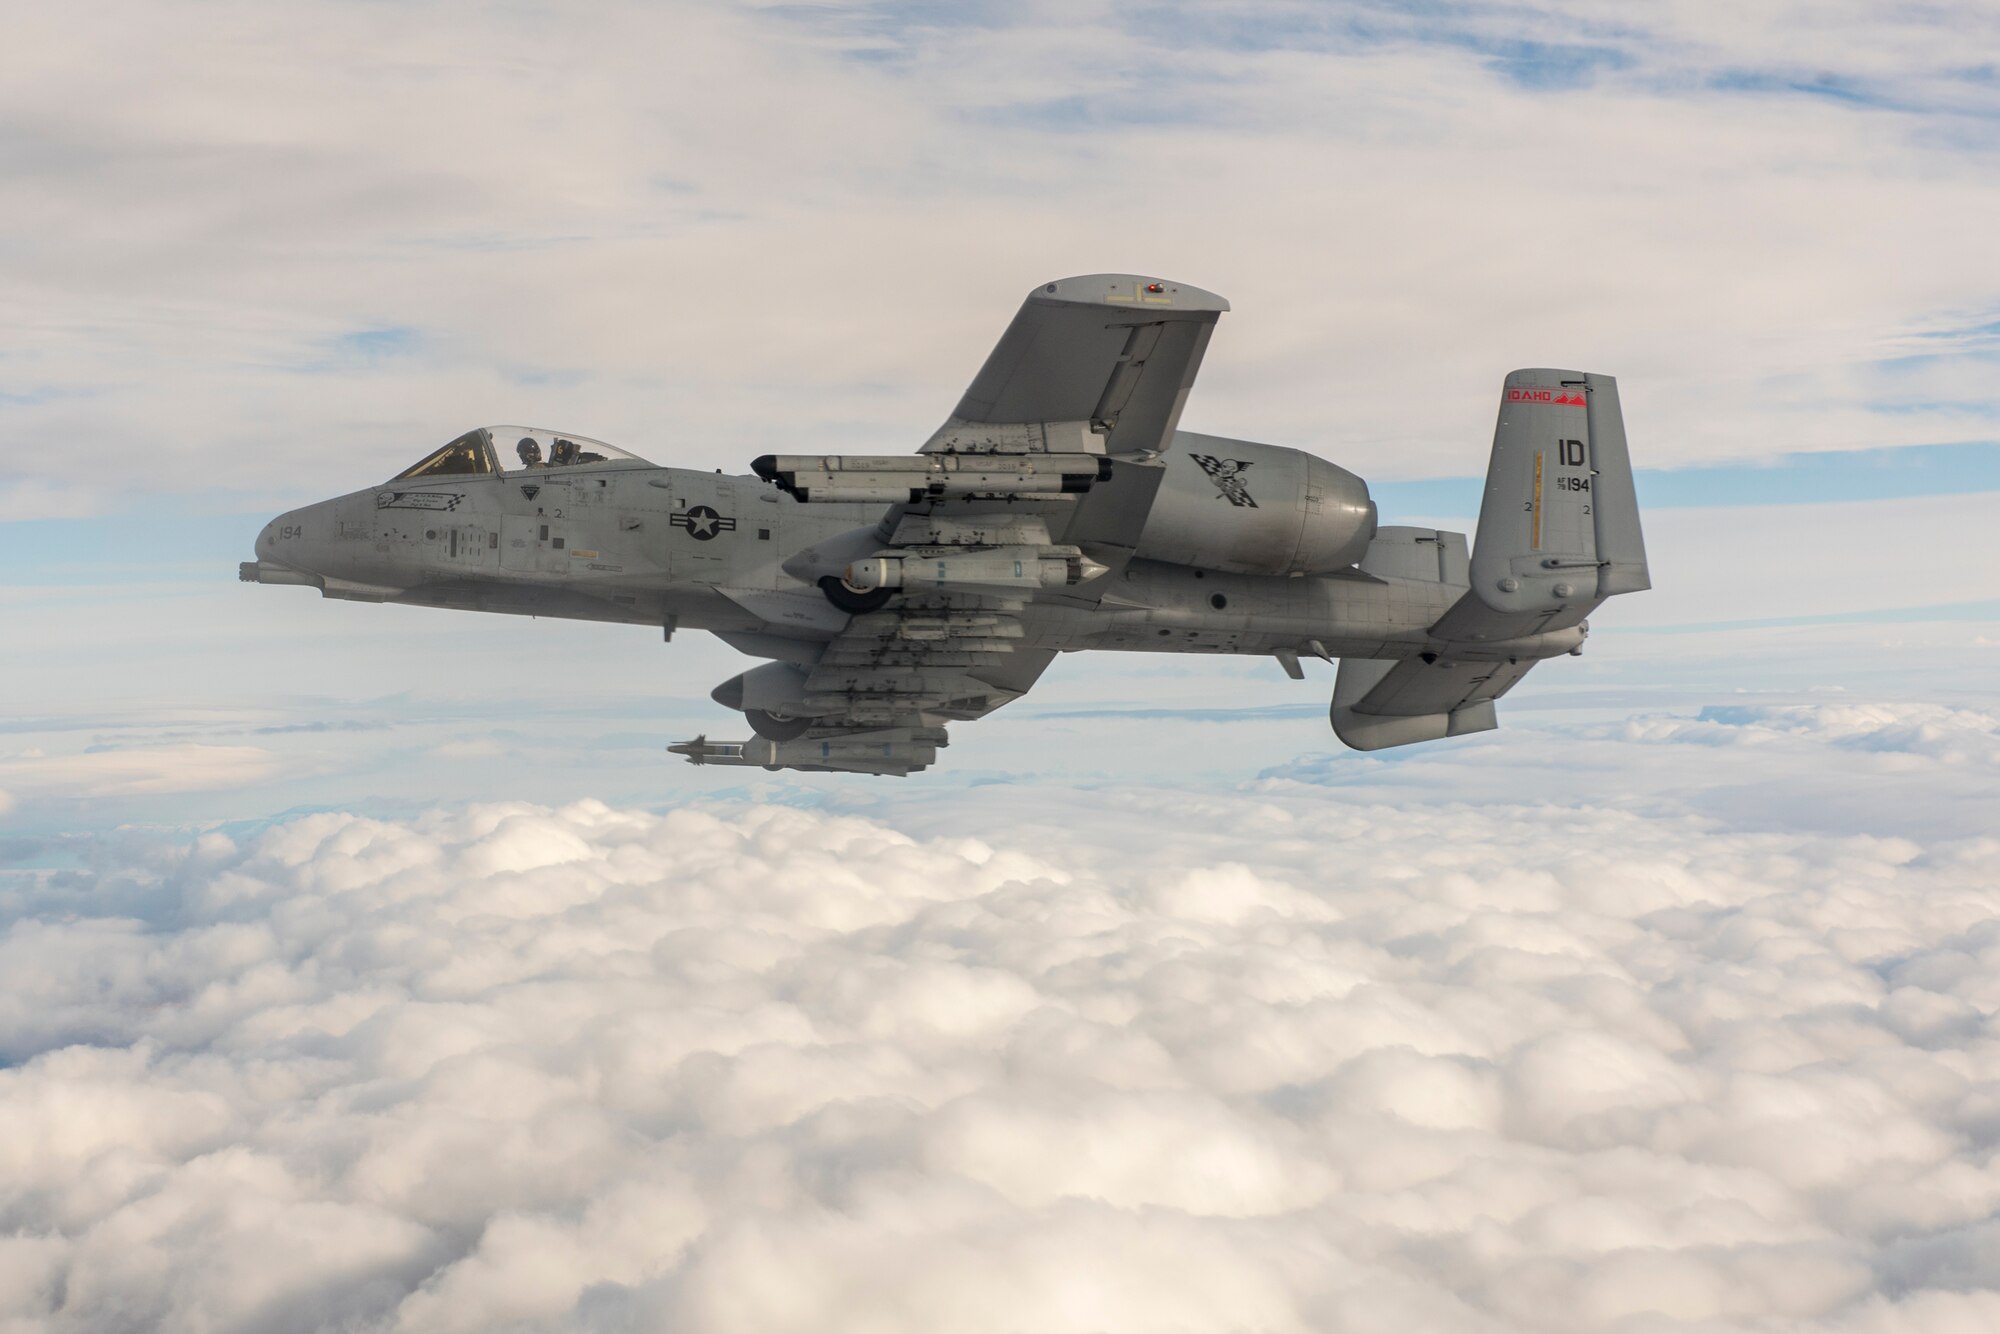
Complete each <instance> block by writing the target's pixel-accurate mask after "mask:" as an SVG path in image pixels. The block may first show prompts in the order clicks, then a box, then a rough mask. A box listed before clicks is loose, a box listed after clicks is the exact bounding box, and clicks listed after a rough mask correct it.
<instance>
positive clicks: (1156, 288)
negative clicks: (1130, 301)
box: [1146, 283, 1167, 292]
mask: <svg viewBox="0 0 2000 1334" xmlns="http://www.w3.org/2000/svg"><path fill="white" fill-rule="evenodd" d="M1146 290H1147V291H1148V292H1164V291H1166V290H1167V289H1166V288H1164V287H1162V286H1160V285H1159V284H1158V283H1147V284H1146Z"/></svg>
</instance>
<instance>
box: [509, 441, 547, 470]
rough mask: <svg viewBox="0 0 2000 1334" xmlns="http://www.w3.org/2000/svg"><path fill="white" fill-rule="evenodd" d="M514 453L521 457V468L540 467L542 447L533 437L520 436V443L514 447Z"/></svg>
mask: <svg viewBox="0 0 2000 1334" xmlns="http://www.w3.org/2000/svg"><path fill="white" fill-rule="evenodd" d="M514 452H515V453H516V454H519V455H520V456H521V466H522V467H523V468H539V467H541V466H542V446H541V442H540V441H538V440H536V439H535V437H533V436H531V435H524V436H522V437H521V443H520V444H518V445H516V446H514Z"/></svg>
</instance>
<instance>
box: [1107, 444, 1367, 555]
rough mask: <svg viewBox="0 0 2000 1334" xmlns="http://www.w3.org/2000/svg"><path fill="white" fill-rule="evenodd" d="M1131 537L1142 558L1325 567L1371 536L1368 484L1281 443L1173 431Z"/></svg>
mask: <svg viewBox="0 0 2000 1334" xmlns="http://www.w3.org/2000/svg"><path fill="white" fill-rule="evenodd" d="M1161 458H1162V461H1163V462H1164V463H1165V464H1166V469H1167V475H1166V477H1165V478H1164V479H1162V480H1161V482H1160V491H1159V495H1158V496H1157V497H1156V498H1155V499H1154V501H1153V508H1152V512H1151V513H1150V514H1148V515H1147V518H1146V527H1145V530H1144V531H1143V532H1142V533H1141V534H1140V535H1139V546H1138V549H1137V551H1136V553H1135V554H1136V555H1138V556H1140V557H1142V558H1144V559H1146V560H1158V561H1167V562H1170V563H1171V564H1174V565H1194V566H1198V567H1200V568H1202V569H1209V570H1227V571H1229V572H1230V573H1232V574H1271V575H1282V574H1331V573H1333V572H1334V571H1336V570H1344V569H1347V568H1348V567H1349V566H1351V565H1353V564H1354V563H1355V562H1356V561H1358V560H1360V559H1361V557H1362V556H1363V555H1364V554H1366V553H1367V550H1368V543H1369V541H1370V540H1371V539H1373V537H1374V536H1375V502H1374V501H1372V500H1370V499H1369V498H1368V484H1367V483H1366V482H1364V481H1362V480H1361V479H1360V478H1359V477H1356V476H1355V475H1354V474H1353V473H1351V472H1349V471H1347V469H1345V468H1340V467H1336V466H1334V465H1333V464H1331V463H1328V462H1327V461H1326V460H1325V459H1321V458H1315V457H1313V456H1312V455H1311V454H1308V453H1306V452H1304V451H1303V450H1298V449H1286V448H1285V447H1283V446H1282V445H1260V444H1257V443H1255V442H1254V441H1250V440H1229V439H1225V438H1224V437H1222V436H1219V435H1196V434H1194V433H1193V432H1192V431H1177V432H1175V433H1174V439H1173V444H1172V446H1171V447H1170V448H1169V449H1168V451H1167V452H1166V453H1165V454H1164V455H1162V456H1161Z"/></svg>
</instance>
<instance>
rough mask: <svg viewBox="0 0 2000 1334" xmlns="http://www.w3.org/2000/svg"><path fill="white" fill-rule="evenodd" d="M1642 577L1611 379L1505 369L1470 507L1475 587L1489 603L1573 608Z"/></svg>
mask: <svg viewBox="0 0 2000 1334" xmlns="http://www.w3.org/2000/svg"><path fill="white" fill-rule="evenodd" d="M1650 587H1652V582H1651V579H1650V578H1649V576H1648V574H1647V570H1646V543H1645V538H1644V536H1643V535H1642V534H1641V532H1640V529H1639V502H1638V497H1637V495H1636V493H1635V491H1634V489H1633V482H1632V460H1631V456H1630V455H1629V454H1628V453H1627V451H1626V447H1625V423H1624V417H1623V414H1622V413H1621V412H1620V411H1619V407H1618V382H1617V380H1615V379H1614V378H1612V377H1611V376H1609V375H1591V374H1587V373H1585V372H1581V371H1563V370H1522V371H1515V372H1513V373H1512V374H1510V375H1509V376H1508V377H1507V383H1506V387H1505V388H1504V390H1503V391H1502V393H1501V400H1500V420H1499V423H1498V425H1496V426H1495V427H1494V431H1493V458H1492V462H1491V463H1490V464H1489V466H1488V468H1487V473H1486V495H1485V498H1484V499H1483V501H1482V502H1481V504H1480V507H1479V535H1478V540H1477V542H1476V543H1475V545H1474V547H1473V551H1472V591H1473V593H1474V594H1475V595H1476V596H1477V597H1478V599H1479V601H1480V602H1482V603H1484V604H1485V605H1486V606H1488V607H1490V608H1492V609H1493V610H1494V611H1498V612H1514V613H1528V614H1541V615H1547V614H1551V613H1558V612H1565V611H1568V612H1571V613H1572V614H1574V615H1578V616H1581V615H1585V614H1588V609H1589V608H1590V607H1592V606H1595V605H1596V604H1597V603H1598V602H1600V601H1602V600H1603V599H1605V598H1607V597H1610V596H1612V595H1613V594H1616V593H1634V592H1638V591H1639V590H1641V589H1644V588H1650Z"/></svg>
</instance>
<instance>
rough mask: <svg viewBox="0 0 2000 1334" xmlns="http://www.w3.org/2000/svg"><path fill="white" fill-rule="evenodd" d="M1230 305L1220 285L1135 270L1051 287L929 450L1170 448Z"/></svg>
mask: <svg viewBox="0 0 2000 1334" xmlns="http://www.w3.org/2000/svg"><path fill="white" fill-rule="evenodd" d="M1228 309H1229V303H1228V302H1227V301H1225V300H1223V299H1222V298H1221V297H1219V296H1217V295H1216V294H1215V293H1213V292H1205V291H1203V290H1202V289H1201V288H1199V287H1193V286H1190V285H1188V284H1186V283H1175V282H1168V281H1166V280H1165V279H1160V278H1142V277H1139V276H1138V275H1136V274H1130V273H1094V274H1089V275H1087V276H1085V277H1081V278H1062V279H1058V280H1057V281H1055V282H1051V283H1044V284H1042V285H1041V286H1040V287H1038V288H1036V289H1035V290H1034V291H1032V292H1030V293H1029V294H1028V298H1027V300H1025V301H1023V302H1022V303H1021V309H1020V311H1019V312H1018V313H1017V314H1016V315H1015V316H1014V320H1013V322H1012V323H1011V324H1009V325H1008V326H1007V331H1006V332H1005V333H1003V334H1002V335H1000V341H999V342H998V343H997V344H995V345H994V348H993V351H992V353H991V354H990V355H988V356H987V358H986V364H985V365H984V366H982V367H980V370H979V374H978V375H976V376H974V377H973V380H972V384H971V386H970V387H969V388H967V389H966V391H965V396H964V397H963V398H961V399H959V401H958V407H957V409H956V410H955V411H954V412H953V413H952V416H951V419H950V420H949V421H947V422H946V423H945V424H944V425H943V426H941V427H939V428H938V430H937V433H936V434H934V435H933V436H932V437H931V439H930V442H929V443H928V444H926V445H925V446H924V447H923V448H924V452H926V453H929V452H933V451H936V450H965V449H982V448H993V447H995V446H996V445H1002V446H1005V445H1007V444H1010V443H1011V444H1016V445H1027V444H1028V442H1029V441H1040V442H1046V443H1041V444H1039V445H1038V446H1029V447H1039V448H1042V449H1051V450H1062V449H1081V450H1083V451H1084V452H1088V453H1104V454H1113V455H1117V454H1143V453H1148V452H1156V451H1158V450H1161V449H1163V448H1165V442H1166V440H1167V439H1168V438H1169V437H1170V436H1171V435H1172V434H1173V429H1174V424H1175V423H1176V422H1177V421H1178V420H1179V419H1180V415H1181V408H1182V407H1183V406H1184V405H1185V404H1186V403H1187V396H1188V390H1189V389H1190V388H1192V387H1193V385H1194V378H1195V373H1196V372H1197V371H1199V370H1200V369H1201V358H1202V353H1203V352H1204V351H1205V350H1206V349H1207V347H1208V339H1209V335H1210V334H1211V333H1212V332H1213V331H1214V329H1215V322H1216V320H1217V319H1218V318H1219V317H1220V316H1221V315H1222V313H1223V312H1224V311H1226V310H1228ZM1093 438H1094V439H1093Z"/></svg>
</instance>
